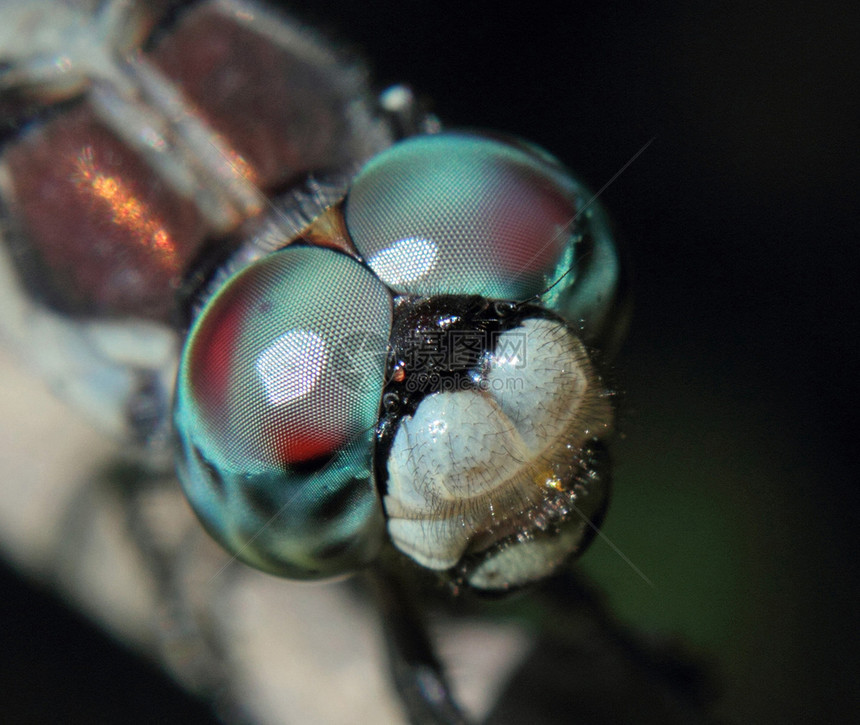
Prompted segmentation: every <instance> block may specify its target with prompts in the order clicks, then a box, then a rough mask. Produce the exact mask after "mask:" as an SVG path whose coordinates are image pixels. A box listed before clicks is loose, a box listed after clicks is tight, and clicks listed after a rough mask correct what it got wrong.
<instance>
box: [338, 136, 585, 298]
mask: <svg viewBox="0 0 860 725" xmlns="http://www.w3.org/2000/svg"><path fill="white" fill-rule="evenodd" d="M577 207H578V201H577V194H576V193H575V186H574V182H573V181H572V180H571V179H570V178H569V177H568V175H567V174H566V173H565V172H564V171H563V169H562V168H561V167H560V166H559V165H558V164H557V163H556V162H555V161H554V160H553V159H551V158H550V157H549V156H548V155H545V154H542V153H539V152H537V151H536V150H534V149H533V148H531V147H527V146H525V145H514V144H511V143H505V142H501V141H498V140H494V139H491V138H488V137H483V136H478V135H472V134H466V133H446V134H439V135H433V136H421V137H416V138H413V139H409V140H407V141H404V142H402V143H399V144H397V145H396V146H393V147H391V148H390V149H388V150H386V151H384V152H383V153H381V154H379V155H378V156H376V157H375V158H373V159H372V160H371V161H370V162H369V163H368V164H367V165H366V166H365V167H364V168H363V169H362V171H361V172H360V173H359V174H358V176H357V177H356V179H355V180H354V182H353V185H352V187H351V189H350V192H349V196H348V197H347V203H346V211H345V217H346V224H347V228H348V229H349V232H350V234H351V236H352V239H353V242H354V243H355V246H356V248H357V249H358V251H359V252H360V253H361V255H362V256H363V257H364V259H365V261H366V262H367V264H368V266H369V267H370V268H371V269H373V270H374V272H376V274H377V275H379V277H380V279H382V281H383V282H385V283H386V284H387V285H389V286H390V287H391V288H392V289H393V290H395V291H396V292H398V293H404V294H413V295H421V296H429V295H435V294H470V295H471V294H475V295H482V296H484V297H488V298H492V299H504V300H523V299H526V298H528V297H531V296H532V295H535V294H540V293H541V292H542V291H543V290H544V289H546V287H547V286H548V285H549V284H551V283H552V282H553V281H555V280H556V279H558V277H560V276H561V275H562V274H563V273H564V272H565V271H567V270H568V269H569V268H570V267H571V264H572V254H571V253H570V249H571V237H572V225H573V222H574V220H575V218H576V214H577V211H578V208H577Z"/></svg>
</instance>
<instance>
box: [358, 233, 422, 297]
mask: <svg viewBox="0 0 860 725" xmlns="http://www.w3.org/2000/svg"><path fill="white" fill-rule="evenodd" d="M438 259H439V246H438V245H437V244H436V242H434V241H433V240H432V239H425V238H424V237H404V238H403V239H398V240H397V241H396V242H394V244H392V245H391V246H389V247H385V249H380V250H379V251H378V252H377V253H376V254H374V255H373V256H372V257H370V259H368V260H367V266H368V267H370V268H371V269H372V270H373V271H374V272H376V274H377V276H378V277H379V278H380V279H381V280H382V281H383V282H385V283H386V284H388V285H391V286H396V285H402V284H404V283H406V282H415V281H416V280H419V279H421V277H423V276H424V275H425V274H427V272H429V271H430V270H431V269H433V267H435V266H436V262H437V260H438Z"/></svg>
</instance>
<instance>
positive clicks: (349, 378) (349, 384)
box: [175, 247, 391, 576]
mask: <svg viewBox="0 0 860 725" xmlns="http://www.w3.org/2000/svg"><path fill="white" fill-rule="evenodd" d="M390 328H391V296H390V294H389V292H388V291H387V290H386V289H385V287H384V286H383V285H382V284H381V283H380V282H379V280H378V279H376V278H375V277H374V275H373V274H372V273H371V272H370V271H368V270H367V269H366V268H364V267H363V266H362V265H360V264H359V263H357V262H355V261H354V260H352V259H350V258H348V257H346V256H344V255H342V254H339V253H336V252H333V251H330V250H325V249H314V248H302V247H296V248H288V249H286V250H284V251H282V252H278V253H275V254H272V255H270V256H268V257H266V258H265V259H262V260H260V261H258V262H256V263H255V264H253V265H251V266H250V267H248V268H247V269H245V270H243V271H242V272H240V273H239V274H237V275H236V276H235V277H234V278H233V279H231V280H229V281H228V282H227V283H225V285H224V286H223V288H222V289H221V290H219V292H218V293H217V294H216V295H215V296H214V297H213V298H212V299H211V300H210V301H209V303H208V304H207V305H206V307H205V308H204V309H203V311H202V312H201V314H200V316H199V317H198V320H197V321H196V323H195V325H194V327H193V328H192V330H191V333H190V335H189V338H188V341H187V343H186V348H185V351H184V353H183V358H182V363H181V367H180V371H179V379H178V384H177V400H176V410H175V422H176V428H177V431H178V434H179V438H180V443H181V445H182V449H183V450H182V453H183V454H184V455H183V462H181V463H180V477H181V479H182V483H183V486H184V488H185V491H186V494H187V495H188V498H189V500H190V501H191V503H192V505H193V506H194V508H195V510H196V511H197V513H198V515H200V517H201V519H203V521H204V523H205V524H206V525H207V527H208V528H209V529H210V531H212V532H213V533H214V534H215V535H216V538H218V539H220V540H221V541H222V543H224V544H225V546H227V548H229V549H231V550H233V551H234V553H237V554H239V555H240V558H243V559H245V560H246V561H249V562H250V563H252V564H255V565H257V566H260V567H261V568H265V569H269V570H273V571H276V572H278V573H285V574H287V575H289V576H302V575H303V574H307V575H309V576H311V575H316V574H317V573H321V574H330V573H337V569H338V567H340V566H342V565H343V566H347V565H350V564H351V563H354V562H353V560H354V559H356V557H357V558H358V559H363V558H365V555H367V556H370V548H369V547H367V546H365V545H364V544H363V543H362V539H363V538H364V537H365V535H366V534H367V533H368V531H367V529H368V527H369V528H370V529H375V528H376V526H377V524H378V519H379V515H378V514H379V511H378V503H377V496H376V493H375V489H374V487H373V483H372V471H371V469H372V467H371V462H370V461H371V455H372V440H373V436H372V432H373V429H374V427H375V425H376V423H377V416H378V411H379V404H380V398H381V395H382V386H383V377H384V372H385V352H386V347H387V341H388V336H389V334H390ZM371 548H372V547H371ZM323 551H329V552H335V551H336V552H337V556H334V557H333V558H334V559H336V560H337V561H323V560H322V559H324V558H325V557H324V556H322V554H321V553H320V552H323ZM357 551H359V552H360V553H359V554H356V552H357Z"/></svg>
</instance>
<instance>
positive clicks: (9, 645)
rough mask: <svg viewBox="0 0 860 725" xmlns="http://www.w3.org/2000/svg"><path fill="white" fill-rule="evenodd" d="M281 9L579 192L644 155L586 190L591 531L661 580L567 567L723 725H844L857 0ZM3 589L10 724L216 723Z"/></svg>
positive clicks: (851, 574) (7, 577)
mask: <svg viewBox="0 0 860 725" xmlns="http://www.w3.org/2000/svg"><path fill="white" fill-rule="evenodd" d="M289 7H290V8H291V9H293V10H294V12H296V13H297V14H298V15H299V16H300V17H303V18H305V19H306V20H308V22H309V23H310V24H312V25H315V26H317V27H320V28H321V29H322V30H323V31H326V32H328V33H329V34H330V35H331V36H332V37H334V38H335V39H337V40H338V41H340V43H341V45H342V46H343V47H344V49H345V50H348V51H357V52H359V53H360V54H361V55H362V56H363V57H364V58H365V59H366V60H367V61H368V63H369V65H370V67H371V68H372V71H373V75H374V77H375V80H376V82H377V83H378V84H379V87H380V88H382V87H384V86H385V85H387V84H389V83H394V82H401V81H403V82H408V83H409V84H411V85H412V87H413V88H414V89H415V90H416V91H417V92H418V93H419V94H422V95H426V97H427V98H428V99H432V102H433V109H434V110H435V111H436V112H437V113H438V115H439V116H440V117H441V118H442V119H443V120H444V121H445V122H446V124H447V125H449V126H469V127H486V128H495V129H499V130H504V131H506V132H510V133H514V134H518V135H521V136H523V137H525V138H527V139H530V140H532V141H534V142H536V143H538V144H540V145H541V146H543V147H545V148H546V149H548V150H550V151H551V152H552V153H554V154H555V155H556V156H558V157H559V158H560V159H561V160H562V161H563V162H565V163H566V164H567V165H568V166H569V167H570V168H571V169H572V170H574V171H575V172H576V173H577V174H578V175H579V176H580V177H581V179H582V180H583V181H585V182H586V183H587V184H588V185H589V186H590V187H591V188H592V189H594V190H597V189H599V188H601V187H602V186H603V185H604V184H606V183H607V182H608V181H609V180H610V179H611V178H612V177H613V176H614V175H615V174H616V172H618V171H619V169H621V168H622V167H623V166H624V165H625V164H626V163H627V162H628V161H629V160H630V159H631V157H633V156H634V154H636V153H637V151H639V149H640V148H641V147H642V146H643V145H645V144H646V143H647V142H649V141H650V140H651V139H653V143H652V144H651V145H650V146H649V147H648V148H647V150H646V151H644V153H643V154H642V155H641V156H640V157H639V158H638V159H636V161H634V162H633V163H632V164H631V165H630V166H629V168H627V169H626V170H625V171H624V172H623V173H622V174H621V175H620V176H619V177H618V178H617V179H616V180H615V181H614V182H613V183H612V184H611V185H610V186H609V187H608V188H607V189H606V190H605V191H604V192H603V194H602V196H601V200H602V201H603V202H604V204H605V206H606V208H607V209H608V210H609V211H610V213H611V215H612V216H613V218H614V220H615V222H616V224H617V227H618V229H619V232H620V234H621V236H622V237H623V239H624V241H625V243H626V246H627V248H628V252H629V256H630V260H631V270H632V278H633V291H634V298H635V306H634V315H633V319H632V324H631V329H630V334H629V337H628V341H627V343H626V345H625V347H624V349H623V351H622V354H621V355H620V357H619V358H618V359H617V360H616V361H615V364H614V366H613V370H612V377H613V378H614V379H615V381H616V383H617V386H618V389H619V390H620V393H621V402H622V408H621V424H620V428H621V435H620V436H619V439H618V440H617V443H616V444H615V446H614V449H613V451H614V456H615V460H616V471H617V474H616V479H615V495H614V500H613V503H612V507H611V509H610V513H609V516H608V518H607V520H606V525H605V529H604V533H605V534H606V536H607V537H608V538H609V539H611V541H612V542H613V543H614V544H615V545H616V546H617V547H618V548H619V549H620V550H621V551H623V552H624V554H625V555H626V556H627V557H629V559H630V560H631V561H632V562H633V563H634V564H635V566H636V567H637V568H638V569H640V570H641V571H642V572H643V573H644V574H645V575H646V576H647V578H648V579H649V580H650V582H651V583H652V584H651V585H649V584H648V583H646V582H645V581H644V580H643V579H642V578H641V577H640V576H639V575H638V574H637V573H636V571H635V570H634V569H632V568H631V567H630V566H629V565H628V564H627V563H625V561H624V560H623V559H622V558H621V557H619V556H618V555H617V554H616V553H615V552H614V551H613V550H612V549H611V547H609V546H608V545H607V544H606V543H605V542H603V541H598V542H596V543H595V544H594V546H593V548H592V550H591V551H590V552H589V553H588V554H587V555H586V556H585V557H584V558H583V560H582V563H581V567H582V569H584V570H585V571H586V572H587V574H588V575H589V576H590V577H592V579H593V580H594V581H595V582H596V583H597V585H598V586H599V587H600V589H601V590H602V591H603V593H604V595H605V596H606V598H607V601H608V602H609V605H610V607H611V609H612V611H613V612H614V614H615V615H616V616H617V618H618V619H619V621H621V622H623V623H625V624H627V625H629V626H631V627H632V628H634V629H635V630H637V631H639V632H642V633H644V634H646V635H648V636H654V637H661V638H666V639H670V640H677V641H679V642H682V643H683V644H684V646H685V647H686V648H687V649H688V650H689V651H690V652H691V653H692V654H693V655H694V656H695V657H697V658H699V659H700V660H701V661H704V662H707V663H708V664H709V665H710V667H711V669H712V671H713V673H714V677H715V682H716V691H717V699H716V703H715V712H716V714H717V715H719V716H720V717H721V718H722V719H723V720H724V721H726V722H738V723H740V722H756V723H786V722H806V721H809V720H811V719H812V718H815V721H816V722H823V723H841V722H847V721H853V720H855V719H856V718H857V717H858V713H860V703H858V692H857V683H856V669H857V652H858V649H857V645H858V639H857V621H856V618H855V616H854V614H855V604H856V601H857V595H858V591H860V590H858V580H860V577H858V573H860V572H858V562H857V556H856V546H855V543H854V536H855V534H856V531H857V523H858V521H857V519H858V504H860V500H858V493H857V480H858V475H857V470H858V468H857V464H858V460H857V459H858V448H860V446H858V444H857V441H856V435H857V434H856V431H857V430H858V423H860V420H858V417H860V416H858V415H857V405H858V400H860V396H858V388H860V385H858V372H860V346H858V344H857V341H856V337H857V319H858V314H860V295H858V294H857V285H858V280H860V224H858V203H857V194H856V181H857V178H858V176H857V171H858V165H857V162H858V154H857V138H858V131H860V108H858V104H860V100H858V99H860V93H858V88H860V77H858V76H859V75H860V70H858V69H860V62H858V61H860V57H858V55H860V54H858V51H857V39H856V36H855V37H853V38H852V37H850V36H851V33H850V29H852V28H853V29H854V30H855V31H856V30H857V29H858V27H860V16H858V11H857V9H856V7H855V6H854V5H853V4H851V3H848V2H843V3H838V2H825V3H822V4H817V5H814V6H813V5H811V4H807V3H800V2H796V1H792V2H788V3H775V2H755V1H753V2H743V3H742V2H721V3H716V2H698V3H696V2H694V3H689V2H680V1H678V2H674V1H673V2H664V3H659V4H653V3H645V2H626V3H614V2H606V3H587V4H585V3H572V4H569V5H567V6H566V7H565V10H563V11H561V10H559V7H560V6H558V5H557V4H552V7H551V6H550V4H546V5H543V4H537V3H529V4H517V5H514V6H507V5H505V6H502V4H499V3H490V2H483V1H481V2H472V3H453V2H441V3H430V2H426V1H425V2H414V1H413V0H399V2H394V1H393V0H384V1H382V2H376V3H373V4H370V5H369V6H368V5H367V4H363V3H343V2H335V1H334V0H317V1H316V2H313V3H310V2H305V3H302V2H295V3H291V4H290V6H289ZM0 592H2V596H0V607H2V610H0V617H2V619H0V621H5V622H15V625H14V626H9V627H3V628H0V649H2V650H3V651H4V652H5V655H4V656H3V658H2V667H3V672H2V673H0V682H2V687H0V707H2V709H3V710H4V711H8V712H10V713H20V717H15V718H14V719H13V720H11V721H12V722H48V721H49V720H50V719H51V718H50V717H49V715H48V714H46V713H50V710H47V711H43V708H44V707H45V706H44V704H42V705H39V704H36V703H42V702H43V700H44V698H45V697H50V698H53V701H54V703H55V704H56V703H62V702H64V698H68V700H69V702H71V701H73V700H75V698H81V699H82V702H89V701H91V700H94V699H98V700H100V704H99V708H100V709H99V710H98V717H97V718H96V719H99V720H101V721H103V722H114V721H116V722H118V721H120V720H122V721H123V722H129V721H135V720H134V716H133V715H132V717H131V720H130V719H129V714H128V713H129V711H128V703H129V702H131V703H132V704H133V703H134V702H136V700H135V698H139V699H140V702H141V703H145V704H146V708H147V710H146V712H147V714H146V717H144V718H142V719H141V720H140V721H141V722H143V721H151V719H152V713H153V712H155V711H157V712H158V715H159V718H160V719H161V720H163V721H164V722H186V723H188V722H207V721H208V718H209V717H210V716H209V715H208V713H207V712H206V710H205V708H203V707H202V706H201V705H199V704H198V703H195V702H194V701H192V700H191V699H189V698H187V697H186V696H184V695H183V694H182V693H181V692H179V691H178V689H176V688H174V687H173V686H172V685H171V684H170V683H169V682H168V681H167V680H166V679H165V678H163V677H161V676H160V674H159V673H158V672H157V670H155V669H154V668H152V667H150V666H149V665H147V664H145V663H142V662H141V661H139V660H137V659H135V658H133V657H132V656H131V655H129V654H128V653H127V652H125V650H123V649H121V648H119V647H118V646H117V645H114V644H113V643H112V642H111V641H110V640H109V639H108V638H107V637H106V636H104V635H102V634H100V633H99V632H98V631H97V630H95V629H93V628H92V627H91V626H90V625H88V624H86V623H85V622H84V621H83V620H82V619H81V618H80V617H79V616H77V615H76V614H74V613H72V612H69V611H67V610H65V609H64V608H63V607H62V605H61V604H59V602H58V601H56V600H54V599H53V597H52V596H51V595H50V594H46V593H43V592H40V591H38V590H35V589H33V588H32V587H31V586H30V585H28V584H26V583H24V582H23V581H22V580H20V579H19V577H18V575H16V574H14V573H13V572H11V571H10V570H3V571H2V573H0ZM22 624H23V626H22ZM82 653H85V655H84V654H82ZM114 701H116V703H117V704H116V709H115V710H113V709H111V707H112V705H111V703H112V702H114ZM82 707H83V706H82ZM132 709H133V710H134V709H135V708H132ZM70 712H71V710H70ZM75 712H82V713H83V714H82V715H81V719H80V722H92V721H93V716H92V713H88V712H87V711H86V709H83V710H77V711H75Z"/></svg>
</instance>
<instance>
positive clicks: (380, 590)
mask: <svg viewBox="0 0 860 725" xmlns="http://www.w3.org/2000/svg"><path fill="white" fill-rule="evenodd" d="M368 579H369V581H370V588H371V589H372V591H373V594H374V597H375V599H376V601H377V605H378V608H379V612H380V616H381V618H382V625H383V633H384V637H385V645H386V648H387V651H388V658H389V665H390V668H391V674H392V677H393V680H394V685H395V687H396V689H397V692H398V694H399V695H400V698H401V701H402V704H403V706H404V708H405V710H406V713H407V716H408V718H409V722H411V723H413V724H414V725H466V724H467V723H468V722H469V720H468V719H467V718H466V716H465V715H464V714H463V711H462V710H461V708H460V706H459V705H458V704H457V703H456V702H455V700H454V696H453V694H452V692H451V688H450V686H449V683H448V681H447V679H446V677H445V674H444V672H443V670H442V665H441V663H440V662H439V659H438V657H437V656H436V653H435V652H434V649H433V645H432V643H431V641H430V635H429V633H428V631H427V627H426V626H425V622H424V621H423V618H422V617H421V615H420V614H419V611H418V608H417V607H416V605H415V602H414V599H413V596H412V594H413V592H411V591H410V590H409V588H408V586H407V584H406V583H405V582H404V581H402V580H401V579H400V578H398V577H396V576H394V575H392V574H391V573H389V572H385V571H382V570H381V568H380V567H377V568H376V569H374V570H372V571H371V572H370V573H369V575H368Z"/></svg>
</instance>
